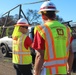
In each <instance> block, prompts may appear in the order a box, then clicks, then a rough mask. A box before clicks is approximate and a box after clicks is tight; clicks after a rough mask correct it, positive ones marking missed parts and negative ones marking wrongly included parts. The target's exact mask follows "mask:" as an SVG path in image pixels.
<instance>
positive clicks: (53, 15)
mask: <svg viewBox="0 0 76 75" xmlns="http://www.w3.org/2000/svg"><path fill="white" fill-rule="evenodd" d="M41 13H42V14H44V15H45V16H47V17H48V18H49V19H52V20H54V19H55V17H56V14H55V11H44V12H41Z"/></svg>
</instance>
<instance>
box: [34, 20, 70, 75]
mask: <svg viewBox="0 0 76 75" xmlns="http://www.w3.org/2000/svg"><path fill="white" fill-rule="evenodd" d="M36 31H38V32H39V34H40V35H41V36H42V38H43V39H44V40H45V55H44V67H46V68H47V69H46V75H51V74H67V70H66V65H67V59H68V52H69V51H68V50H69V44H70V37H71V34H70V29H69V28H68V27H66V26H64V25H62V24H61V23H59V22H58V21H53V22H51V23H50V22H48V23H46V24H45V25H44V26H41V25H39V26H36V28H35V33H36Z"/></svg>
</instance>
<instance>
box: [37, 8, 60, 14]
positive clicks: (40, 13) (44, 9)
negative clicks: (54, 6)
mask: <svg viewBox="0 0 76 75" xmlns="http://www.w3.org/2000/svg"><path fill="white" fill-rule="evenodd" d="M42 11H55V12H56V13H58V12H59V11H58V10H50V9H43V10H40V11H39V12H38V14H41V12H42Z"/></svg>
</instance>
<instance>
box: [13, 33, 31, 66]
mask: <svg viewBox="0 0 76 75" xmlns="http://www.w3.org/2000/svg"><path fill="white" fill-rule="evenodd" d="M26 37H27V36H26V35H24V34H22V35H21V36H20V37H19V38H18V39H14V40H13V59H12V62H13V63H15V64H21V65H24V64H31V63H32V56H31V54H30V53H31V52H30V48H28V49H26V48H25V47H24V40H25V39H26Z"/></svg>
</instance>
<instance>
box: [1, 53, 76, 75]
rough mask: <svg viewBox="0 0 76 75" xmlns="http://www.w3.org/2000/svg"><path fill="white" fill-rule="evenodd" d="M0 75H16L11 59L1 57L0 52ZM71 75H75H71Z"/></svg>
mask: <svg viewBox="0 0 76 75" xmlns="http://www.w3.org/2000/svg"><path fill="white" fill-rule="evenodd" d="M0 75H16V72H15V69H14V68H13V64H12V61H11V57H3V56H2V54H1V52H0ZM71 75H76V73H72V74H71Z"/></svg>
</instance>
